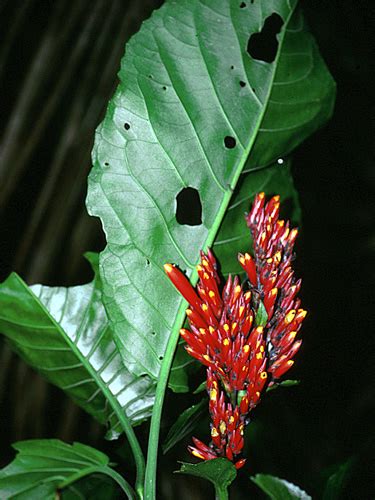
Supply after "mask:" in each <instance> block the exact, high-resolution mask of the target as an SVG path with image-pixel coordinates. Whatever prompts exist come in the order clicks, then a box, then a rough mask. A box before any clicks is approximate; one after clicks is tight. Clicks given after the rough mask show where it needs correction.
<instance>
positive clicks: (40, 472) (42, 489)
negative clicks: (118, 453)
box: [0, 439, 118, 500]
mask: <svg viewBox="0 0 375 500" xmlns="http://www.w3.org/2000/svg"><path fill="white" fill-rule="evenodd" d="M13 448H14V449H15V450H17V452H18V453H17V455H16V457H15V459H14V460H13V461H12V462H11V463H10V464H9V465H7V466H6V467H4V469H2V470H1V471H0V493H1V498H4V499H5V498H15V497H17V500H20V499H23V500H30V499H35V500H37V499H41V498H43V500H55V498H56V493H57V491H58V490H59V489H61V488H65V487H66V486H68V485H70V484H72V483H74V482H75V481H77V480H78V479H80V478H82V477H84V476H87V475H89V474H92V473H94V472H96V473H101V474H106V475H109V476H110V477H112V478H113V479H114V478H115V477H116V478H117V477H118V474H117V472H115V471H114V470H113V469H111V468H110V467H109V458H108V457H107V455H105V454H104V453H102V452H100V451H98V450H96V449H94V448H91V447H90V446H86V445H84V444H80V443H73V444H72V445H70V444H67V443H63V442H62V441H60V440H58V439H35V440H30V441H19V442H18V443H15V444H13Z"/></svg>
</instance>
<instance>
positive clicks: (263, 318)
mask: <svg viewBox="0 0 375 500" xmlns="http://www.w3.org/2000/svg"><path fill="white" fill-rule="evenodd" d="M267 321H268V314H267V310H266V308H265V307H264V304H263V302H262V301H261V300H260V301H259V306H258V310H257V313H256V315H255V325H256V326H266V324H267Z"/></svg>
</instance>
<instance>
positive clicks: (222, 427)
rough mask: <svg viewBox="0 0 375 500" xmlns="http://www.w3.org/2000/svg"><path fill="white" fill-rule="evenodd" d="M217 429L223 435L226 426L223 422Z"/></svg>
mask: <svg viewBox="0 0 375 500" xmlns="http://www.w3.org/2000/svg"><path fill="white" fill-rule="evenodd" d="M219 429H220V434H225V431H226V430H227V426H226V424H225V422H224V421H223V420H222V421H221V422H220V425H219Z"/></svg>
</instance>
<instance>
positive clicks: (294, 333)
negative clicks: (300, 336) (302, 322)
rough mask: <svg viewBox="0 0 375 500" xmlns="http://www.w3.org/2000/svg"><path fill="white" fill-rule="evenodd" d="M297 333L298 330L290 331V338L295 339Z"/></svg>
mask: <svg viewBox="0 0 375 500" xmlns="http://www.w3.org/2000/svg"><path fill="white" fill-rule="evenodd" d="M296 335H297V332H290V333H289V339H290V340H293V339H294V337H295V336H296Z"/></svg>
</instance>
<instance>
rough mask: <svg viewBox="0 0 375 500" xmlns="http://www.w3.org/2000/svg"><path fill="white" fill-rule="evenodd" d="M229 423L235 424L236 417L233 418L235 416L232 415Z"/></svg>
mask: <svg viewBox="0 0 375 500" xmlns="http://www.w3.org/2000/svg"><path fill="white" fill-rule="evenodd" d="M228 422H229V423H230V424H233V422H234V416H233V415H231V416H230V417H229V420H228Z"/></svg>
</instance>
